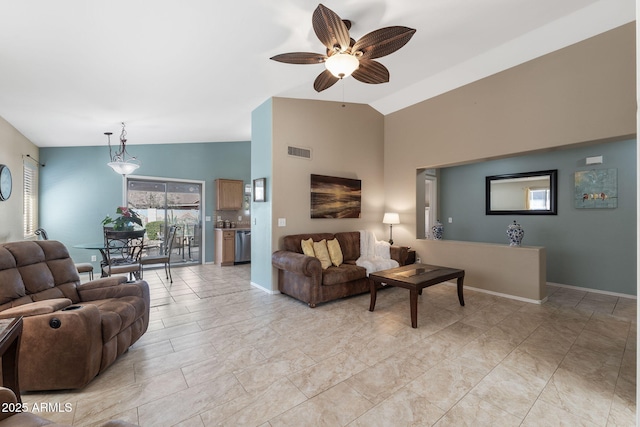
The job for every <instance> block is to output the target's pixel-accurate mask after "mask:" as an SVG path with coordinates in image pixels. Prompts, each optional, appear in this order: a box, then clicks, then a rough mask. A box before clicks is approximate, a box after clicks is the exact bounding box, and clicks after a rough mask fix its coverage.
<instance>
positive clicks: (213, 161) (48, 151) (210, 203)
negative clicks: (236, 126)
mask: <svg viewBox="0 0 640 427" xmlns="http://www.w3.org/2000/svg"><path fill="white" fill-rule="evenodd" d="M128 151H130V152H131V154H132V155H134V156H136V157H138V158H139V159H140V160H141V161H142V166H141V167H140V168H139V169H138V170H137V171H136V173H135V175H136V176H149V177H166V178H169V179H172V178H176V179H191V180H197V181H204V182H205V188H204V191H205V212H204V213H203V220H204V216H207V215H208V216H211V217H212V221H210V222H204V228H205V253H206V259H205V260H204V261H205V262H213V259H214V241H213V226H214V221H215V217H214V216H213V215H214V211H215V194H214V192H215V186H214V180H215V179H216V178H229V179H242V180H243V181H244V182H245V183H249V182H251V143H250V142H248V141H242V142H216V143H192V144H158V145H131V146H129V147H128ZM108 158H109V150H108V148H107V146H106V144H105V145H104V146H91V147H63V148H60V147H57V148H41V149H40V162H41V163H44V164H45V165H46V166H45V167H43V168H40V182H39V185H40V189H39V192H40V209H39V211H40V218H39V221H40V226H41V227H43V228H44V229H46V230H47V232H48V234H49V238H51V239H55V240H60V241H61V242H63V243H64V244H65V245H66V246H67V247H68V248H69V252H70V253H71V256H72V257H73V258H74V260H75V261H76V262H89V261H90V260H91V255H99V254H98V253H97V251H90V250H85V249H77V248H73V245H76V244H79V243H89V242H100V241H102V225H101V221H102V219H103V218H104V217H105V216H106V215H107V214H111V215H114V214H115V209H116V208H117V207H118V206H120V205H121V204H122V199H123V178H122V176H121V175H118V174H116V173H115V172H113V170H111V168H109V167H108V166H107V161H108ZM99 258H100V257H99V256H98V259H99ZM97 266H98V263H95V267H96V268H97Z"/></svg>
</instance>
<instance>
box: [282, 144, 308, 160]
mask: <svg viewBox="0 0 640 427" xmlns="http://www.w3.org/2000/svg"><path fill="white" fill-rule="evenodd" d="M287 154H288V155H290V156H292V157H300V158H302V159H309V160H310V159H311V149H309V148H300V147H293V146H291V145H290V146H288V147H287Z"/></svg>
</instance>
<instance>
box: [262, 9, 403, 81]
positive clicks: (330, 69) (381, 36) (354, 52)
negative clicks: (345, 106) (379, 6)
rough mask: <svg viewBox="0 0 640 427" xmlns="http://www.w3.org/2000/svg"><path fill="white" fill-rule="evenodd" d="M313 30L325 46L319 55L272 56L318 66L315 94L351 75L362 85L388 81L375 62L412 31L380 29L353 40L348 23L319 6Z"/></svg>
mask: <svg viewBox="0 0 640 427" xmlns="http://www.w3.org/2000/svg"><path fill="white" fill-rule="evenodd" d="M312 24H313V30H314V31H315V33H316V35H317V36H318V38H319V39H320V41H321V42H322V44H324V45H325V46H326V47H327V53H326V55H323V54H321V53H309V52H291V53H283V54H280V55H276V56H274V57H272V58H271V59H273V60H274V61H279V62H285V63H287V64H320V63H324V64H325V66H326V68H327V69H326V70H324V71H323V72H322V73H320V75H319V76H318V77H317V78H316V80H315V82H314V83H313V88H314V89H315V90H316V91H317V92H321V91H323V90H325V89H328V88H330V87H331V86H333V85H334V84H335V83H336V82H337V81H338V80H340V79H342V78H344V77H348V76H350V75H351V76H353V78H354V79H356V80H358V81H361V82H363V83H370V84H378V83H386V82H388V81H389V70H387V67H385V66H384V65H382V64H381V63H379V62H378V61H374V59H375V58H380V57H382V56H386V55H389V54H390V53H393V52H395V51H396V50H398V49H400V48H401V47H402V46H404V45H405V44H407V42H408V41H409V40H410V39H411V37H413V34H414V33H415V32H416V30H415V29H413V28H408V27H401V26H394V27H385V28H380V29H379V30H375V31H372V32H370V33H368V34H365V35H364V36H362V37H361V38H360V39H359V40H358V41H355V40H354V39H352V38H351V37H350V36H349V29H350V28H351V21H349V20H343V19H340V17H339V16H338V15H337V14H336V13H335V12H334V11H332V10H331V9H329V8H327V7H325V6H323V5H322V4H319V5H318V7H317V8H316V10H315V11H314V12H313V17H312Z"/></svg>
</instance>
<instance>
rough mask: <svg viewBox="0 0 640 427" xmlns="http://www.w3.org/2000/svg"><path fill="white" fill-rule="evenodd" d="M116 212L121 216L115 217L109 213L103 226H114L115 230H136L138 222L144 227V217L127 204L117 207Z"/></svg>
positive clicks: (103, 221)
mask: <svg viewBox="0 0 640 427" xmlns="http://www.w3.org/2000/svg"><path fill="white" fill-rule="evenodd" d="M116 213H117V214H118V215H119V216H118V217H116V218H115V219H113V218H111V216H110V215H107V216H106V217H105V218H104V219H103V220H102V226H103V227H105V228H110V227H112V228H113V231H134V227H135V225H136V224H138V225H139V226H140V227H142V219H141V218H140V216H139V215H138V214H137V213H136V212H135V211H134V210H133V209H129V208H127V207H126V206H119V207H118V209H116Z"/></svg>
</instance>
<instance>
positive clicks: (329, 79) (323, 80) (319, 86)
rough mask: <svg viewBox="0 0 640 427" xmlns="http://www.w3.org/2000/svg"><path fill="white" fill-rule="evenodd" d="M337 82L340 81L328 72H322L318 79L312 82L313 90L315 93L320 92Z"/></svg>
mask: <svg viewBox="0 0 640 427" xmlns="http://www.w3.org/2000/svg"><path fill="white" fill-rule="evenodd" d="M338 80H340V79H339V78H337V77H336V76H334V75H333V74H331V72H330V71H329V70H324V71H323V72H322V73H320V75H319V76H318V77H316V81H315V82H313V88H314V89H315V90H316V92H322V91H323V90H325V89H328V88H330V87H331V86H333V85H334V84H336V82H337V81H338Z"/></svg>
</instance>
